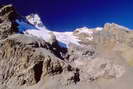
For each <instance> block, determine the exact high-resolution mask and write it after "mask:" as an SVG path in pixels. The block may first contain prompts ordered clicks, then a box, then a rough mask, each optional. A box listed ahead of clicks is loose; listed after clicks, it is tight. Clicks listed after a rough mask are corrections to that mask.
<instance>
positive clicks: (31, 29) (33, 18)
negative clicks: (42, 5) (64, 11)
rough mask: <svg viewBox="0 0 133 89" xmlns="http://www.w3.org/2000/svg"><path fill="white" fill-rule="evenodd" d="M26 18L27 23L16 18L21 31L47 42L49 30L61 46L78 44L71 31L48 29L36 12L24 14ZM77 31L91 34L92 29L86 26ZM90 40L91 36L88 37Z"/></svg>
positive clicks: (49, 34)
mask: <svg viewBox="0 0 133 89" xmlns="http://www.w3.org/2000/svg"><path fill="white" fill-rule="evenodd" d="M26 19H27V20H28V22H29V23H30V24H29V23H27V22H25V21H23V20H16V22H17V23H18V24H19V26H18V28H19V31H20V32H21V33H24V34H29V35H31V36H36V37H39V38H42V39H43V40H45V41H46V42H48V41H49V40H50V39H51V37H52V36H51V32H52V33H53V34H54V35H55V36H56V39H57V41H58V43H59V45H61V46H62V47H67V48H68V47H69V44H70V43H72V44H75V45H78V46H80V44H79V41H80V40H79V39H78V37H77V36H75V35H74V34H73V32H54V31H50V30H48V29H47V28H46V27H45V26H44V25H43V23H42V21H41V19H40V17H39V16H38V15H37V14H31V15H29V16H26ZM101 29H102V28H97V29H96V30H101ZM79 33H88V34H90V35H91V34H93V31H92V30H89V29H88V28H87V27H85V28H82V29H81V30H79ZM90 40H92V37H91V38H90Z"/></svg>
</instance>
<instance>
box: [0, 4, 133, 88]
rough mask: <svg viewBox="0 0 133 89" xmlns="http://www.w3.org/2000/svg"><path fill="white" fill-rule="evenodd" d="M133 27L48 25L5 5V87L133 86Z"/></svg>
mask: <svg viewBox="0 0 133 89" xmlns="http://www.w3.org/2000/svg"><path fill="white" fill-rule="evenodd" d="M132 75H133V31H132V30H131V29H128V28H126V27H124V26H120V25H118V24H115V23H106V24H105V25H104V26H103V27H97V28H87V27H83V28H77V29H76V30H74V31H73V32H55V31H51V30H49V29H47V28H46V27H45V25H44V24H43V23H42V21H41V18H40V17H39V15H38V14H33V13H32V14H31V15H29V16H25V17H24V16H21V15H20V14H18V13H17V11H16V10H15V8H14V7H13V6H12V5H5V6H0V89H133V86H132V83H133V77H132Z"/></svg>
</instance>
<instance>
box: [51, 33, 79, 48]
mask: <svg viewBox="0 0 133 89" xmlns="http://www.w3.org/2000/svg"><path fill="white" fill-rule="evenodd" d="M53 33H54V34H55V36H56V39H57V40H58V41H59V42H62V43H64V44H66V46H67V47H69V44H70V43H73V44H76V45H80V44H79V43H78V42H79V41H80V40H78V38H77V37H76V36H74V35H73V33H72V32H53Z"/></svg>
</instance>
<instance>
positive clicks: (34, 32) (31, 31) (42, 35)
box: [24, 29, 51, 42]
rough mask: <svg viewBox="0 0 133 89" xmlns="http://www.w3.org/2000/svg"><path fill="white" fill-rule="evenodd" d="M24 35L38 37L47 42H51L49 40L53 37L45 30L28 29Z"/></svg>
mask: <svg viewBox="0 0 133 89" xmlns="http://www.w3.org/2000/svg"><path fill="white" fill-rule="evenodd" d="M24 34H28V35H32V36H36V37H38V38H41V39H43V40H45V41H46V42H49V39H51V35H50V34H49V32H47V31H45V30H44V31H43V30H36V29H27V30H26V31H25V32H24Z"/></svg>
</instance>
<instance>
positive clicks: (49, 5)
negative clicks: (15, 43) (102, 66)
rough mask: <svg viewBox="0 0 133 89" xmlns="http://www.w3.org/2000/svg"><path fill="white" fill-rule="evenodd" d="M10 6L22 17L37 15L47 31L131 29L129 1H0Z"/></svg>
mask: <svg viewBox="0 0 133 89" xmlns="http://www.w3.org/2000/svg"><path fill="white" fill-rule="evenodd" d="M0 3H1V4H7V3H12V4H13V5H14V6H15V7H16V8H17V11H18V12H19V13H20V14H22V15H28V14H30V13H38V14H39V15H40V17H41V18H42V20H43V23H44V24H45V25H46V26H47V28H49V29H51V30H56V31H70V30H74V29H75V28H77V27H84V26H87V27H97V26H103V25H104V24H105V23H107V22H110V23H111V22H114V23H117V24H120V25H124V26H127V27H129V28H131V29H133V0H0Z"/></svg>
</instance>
